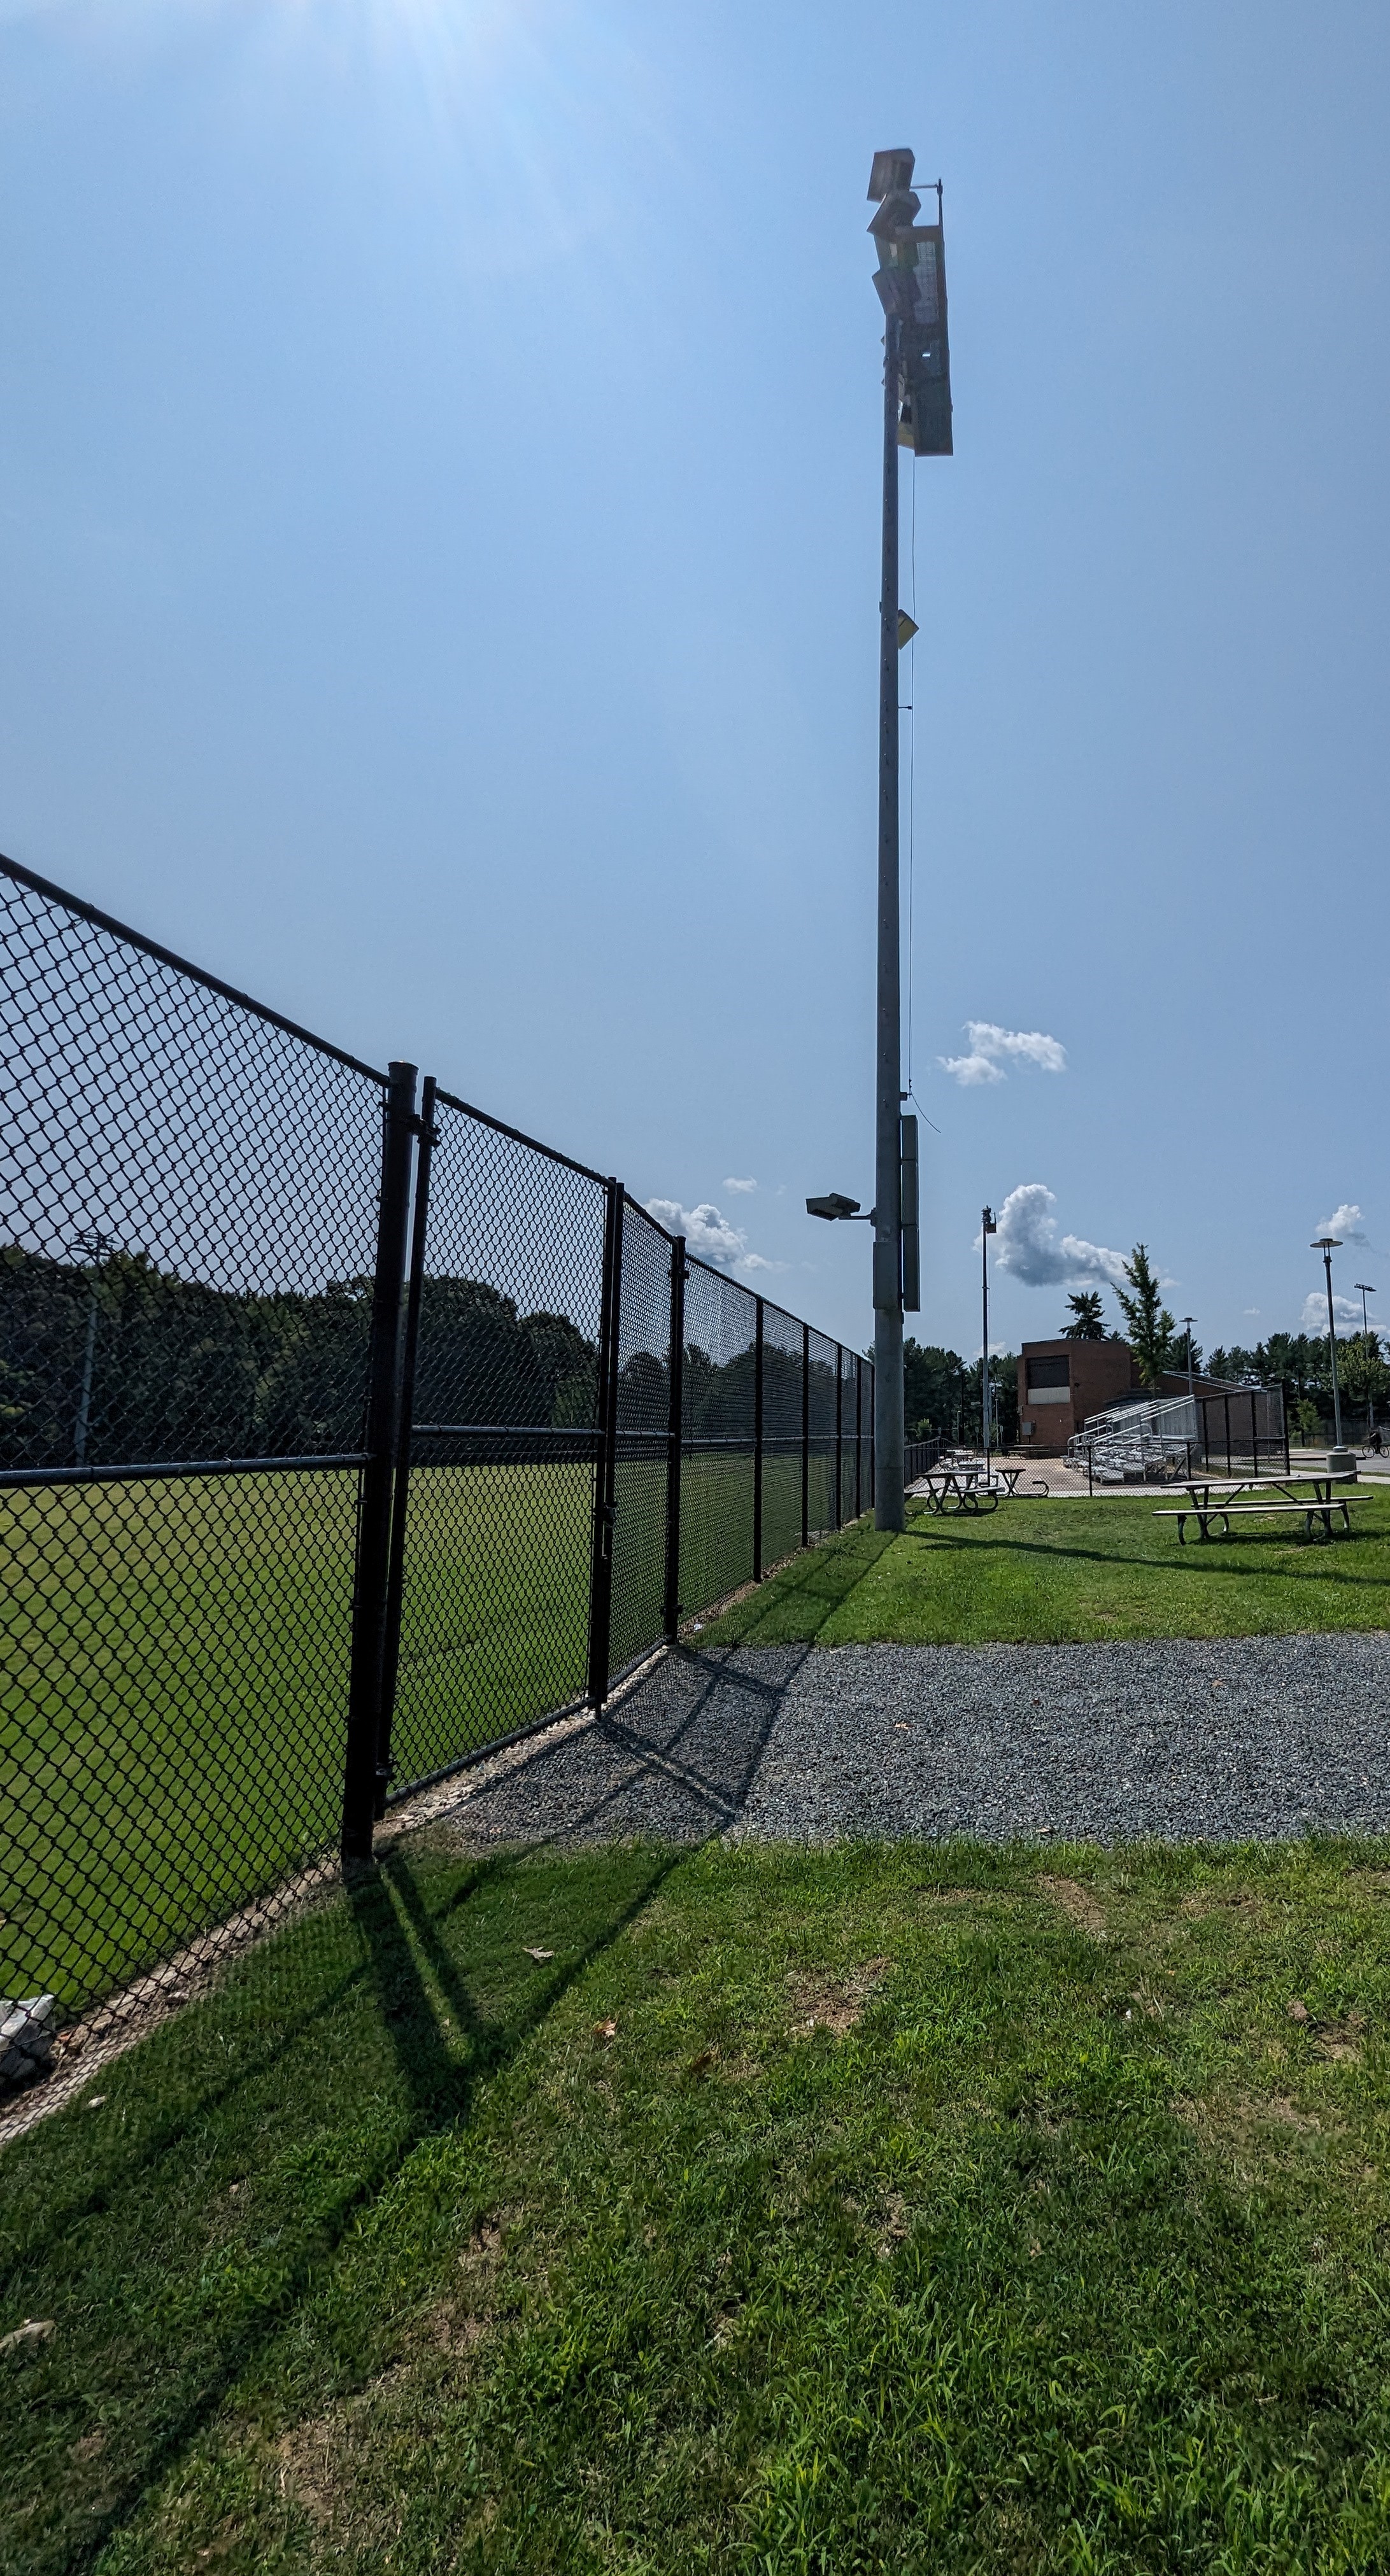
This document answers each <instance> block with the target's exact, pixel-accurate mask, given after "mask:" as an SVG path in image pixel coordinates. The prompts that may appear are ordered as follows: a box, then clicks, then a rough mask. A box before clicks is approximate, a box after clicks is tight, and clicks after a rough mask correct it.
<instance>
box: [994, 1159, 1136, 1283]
mask: <svg viewBox="0 0 1390 2576" xmlns="http://www.w3.org/2000/svg"><path fill="white" fill-rule="evenodd" d="M1056 1204H1057V1194H1056V1192H1055V1191H1054V1190H1050V1189H1049V1188H1048V1187H1047V1184H1046V1182H1045V1181H1023V1182H1021V1183H1020V1185H1019V1187H1018V1188H1017V1189H1016V1190H1010V1192H1009V1195H1008V1197H1007V1198H1006V1199H1005V1201H1004V1204H1003V1206H1002V1207H1001V1209H1000V1210H999V1219H998V1227H999V1230H998V1233H997V1234H996V1236H995V1239H994V1243H995V1250H994V1258H995V1261H996V1264H997V1265H998V1267H999V1269H1001V1270H1005V1271H1007V1272H1008V1274H1009V1277H1010V1278H1011V1279H1017V1280H1018V1281H1019V1282H1020V1284H1021V1285H1022V1286H1023V1287H1025V1288H1062V1287H1067V1286H1080V1285H1081V1284H1082V1283H1084V1282H1086V1281H1090V1282H1092V1283H1093V1284H1094V1283H1099V1284H1100V1285H1101V1286H1103V1287H1107V1288H1114V1287H1115V1286H1116V1285H1117V1284H1119V1283H1120V1282H1122V1281H1123V1279H1124V1275H1125V1257H1124V1254H1123V1253H1122V1252H1112V1251H1110V1250H1109V1248H1108V1246H1107V1245H1105V1244H1103V1243H1088V1242H1087V1241H1086V1238H1085V1236H1084V1235H1080V1234H1064V1235H1062V1236H1061V1237H1060V1238H1059V1236H1058V1233H1057V1220H1056V1218H1055V1216H1054V1215H1053V1214H1052V1210H1053V1209H1054V1207H1055V1206H1056Z"/></svg>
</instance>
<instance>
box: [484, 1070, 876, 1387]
mask: <svg viewBox="0 0 1390 2576" xmlns="http://www.w3.org/2000/svg"><path fill="white" fill-rule="evenodd" d="M458 1105H459V1104H457V1103H456V1104H455V1106H458ZM470 1115H471V1116H472V1117H474V1118H478V1117H481V1115H482V1112H481V1110H477V1109H475V1110H472V1111H471V1112H470ZM487 1123H488V1125H489V1127H498V1126H501V1120H500V1119H497V1118H490V1119H489V1120H488V1122H487ZM502 1133H503V1134H504V1136H514V1135H515V1134H516V1129H515V1128H514V1127H504V1128H503V1129H502ZM520 1142H521V1143H522V1144H523V1145H529V1144H530V1143H531V1142H532V1139H531V1138H530V1137H529V1136H523V1137H521V1139H520ZM540 1150H541V1152H542V1153H543V1154H548V1153H550V1151H551V1148H550V1147H549V1146H548V1145H543V1146H542V1147H541V1149H540ZM555 1160H556V1161H557V1162H560V1163H563V1162H566V1161H568V1156H567V1155H564V1154H557V1155H556V1156H555ZM570 1168H571V1170H572V1171H576V1172H582V1171H583V1170H584V1168H585V1166H584V1165H583V1164H582V1163H573V1164H571V1165H570ZM589 1177H590V1179H595V1178H596V1177H597V1175H596V1174H594V1173H591V1174H590V1175H589ZM623 1201H624V1204H625V1205H626V1206H627V1207H630V1208H631V1209H632V1211H633V1213H634V1215H636V1216H640V1217H643V1218H644V1219H645V1220H646V1223H647V1224H648V1225H650V1226H654V1227H655V1229H656V1231H657V1233H658V1234H659V1235H661V1236H662V1238H663V1239H664V1241H665V1242H667V1243H686V1238H685V1236H684V1235H676V1234H672V1232H671V1230H670V1228H669V1226H664V1225H663V1224H662V1222H661V1219H660V1217H659V1216H653V1215H652V1212H651V1209H650V1208H644V1207H643V1205H642V1202H641V1200H640V1199H635V1198H634V1197H633V1195H632V1192H631V1191H630V1190H626V1189H625V1190H624V1192H623ZM685 1264H686V1268H687V1270H703V1271H705V1272H706V1273H707V1274H708V1276H709V1277H710V1278H711V1279H719V1280H722V1281H723V1283H724V1285H725V1286H726V1287H727V1288H734V1289H737V1291H738V1294H739V1295H740V1297H747V1298H748V1299H750V1301H751V1302H752V1304H753V1305H755V1306H761V1307H762V1308H763V1310H764V1312H765V1314H768V1315H780V1316H781V1317H782V1318H783V1321H784V1322H786V1323H788V1324H795V1326H796V1329H797V1331H798V1332H800V1331H801V1330H802V1328H803V1326H805V1329H806V1330H807V1331H808V1332H810V1333H814V1334H815V1335H816V1338H817V1340H819V1341H822V1342H825V1343H827V1344H828V1345H829V1347H830V1348H831V1349H832V1350H840V1351H843V1352H844V1353H845V1354H846V1356H847V1358H849V1359H856V1358H858V1356H859V1354H858V1353H857V1352H856V1351H853V1350H851V1349H850V1347H849V1344H848V1343H846V1342H837V1341H836V1338H835V1335H834V1334H833V1333H822V1332H819V1331H818V1329H817V1327H816V1326H815V1325H814V1324H807V1323H806V1319H805V1317H804V1316H803V1315H794V1314H793V1313H792V1311H791V1308H790V1307H789V1306H779V1305H777V1304H776V1303H775V1301H774V1300H773V1299H772V1298H771V1297H763V1296H761V1295H760V1294H759V1292H758V1290H757V1289H756V1288H747V1287H745V1286H744V1283H743V1281H742V1280H741V1279H731V1278H730V1277H729V1274H728V1271H727V1270H721V1269H720V1268H719V1266H718V1264H717V1263H716V1262H713V1261H706V1260H704V1259H703V1258H702V1257H701V1255H700V1254H699V1253H698V1252H692V1251H691V1250H690V1247H689V1244H688V1243H686V1253H685Z"/></svg>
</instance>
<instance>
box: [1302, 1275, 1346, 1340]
mask: <svg viewBox="0 0 1390 2576" xmlns="http://www.w3.org/2000/svg"><path fill="white" fill-rule="evenodd" d="M1332 1312H1333V1314H1334V1315H1335V1316H1336V1318H1337V1330H1338V1332H1339V1333H1359V1332H1360V1330H1361V1300H1360V1298H1359V1297H1338V1296H1335V1295H1334V1297H1333V1300H1332ZM1299 1331H1300V1332H1301V1333H1311V1334H1313V1335H1314V1336H1317V1335H1319V1334H1321V1336H1322V1338H1323V1340H1324V1341H1325V1340H1326V1338H1327V1291H1326V1289H1325V1288H1310V1289H1309V1291H1308V1294H1307V1296H1306V1297H1305V1298H1304V1300H1303V1313H1302V1316H1301V1318H1300V1321H1299Z"/></svg>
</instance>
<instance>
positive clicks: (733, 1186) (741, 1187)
mask: <svg viewBox="0 0 1390 2576" xmlns="http://www.w3.org/2000/svg"><path fill="white" fill-rule="evenodd" d="M757 1186H758V1184H757V1182H756V1181H736V1180H733V1179H731V1178H726V1180H725V1183H724V1187H725V1189H726V1190H737V1191H738V1192H739V1194H740V1195H741V1196H743V1195H746V1194H747V1192H748V1191H749V1190H755V1189H756V1188H757Z"/></svg>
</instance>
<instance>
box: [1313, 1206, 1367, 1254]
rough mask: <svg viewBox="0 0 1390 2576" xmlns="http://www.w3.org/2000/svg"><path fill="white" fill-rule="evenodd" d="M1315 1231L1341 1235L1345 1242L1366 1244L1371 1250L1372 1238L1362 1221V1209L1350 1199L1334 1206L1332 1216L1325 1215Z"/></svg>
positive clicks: (1316, 1232)
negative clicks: (1336, 1206)
mask: <svg viewBox="0 0 1390 2576" xmlns="http://www.w3.org/2000/svg"><path fill="white" fill-rule="evenodd" d="M1313 1232H1314V1233H1315V1234H1336V1235H1340V1237H1341V1239H1342V1241H1343V1243H1359V1244H1364V1246H1365V1247H1366V1249H1367V1251H1369V1250H1370V1241H1371V1238H1370V1236H1369V1235H1368V1234H1367V1232H1366V1229H1365V1227H1364V1225H1363V1224H1362V1222H1361V1210H1360V1208H1359V1207H1357V1206H1356V1204H1355V1202H1354V1201H1352V1200H1349V1199H1344V1200H1343V1202H1342V1204H1341V1206H1340V1207H1339V1208H1334V1209H1333V1212H1332V1214H1331V1216H1328V1217H1323V1218H1322V1220H1321V1222H1320V1223H1319V1224H1317V1225H1315V1226H1314V1228H1313Z"/></svg>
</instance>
